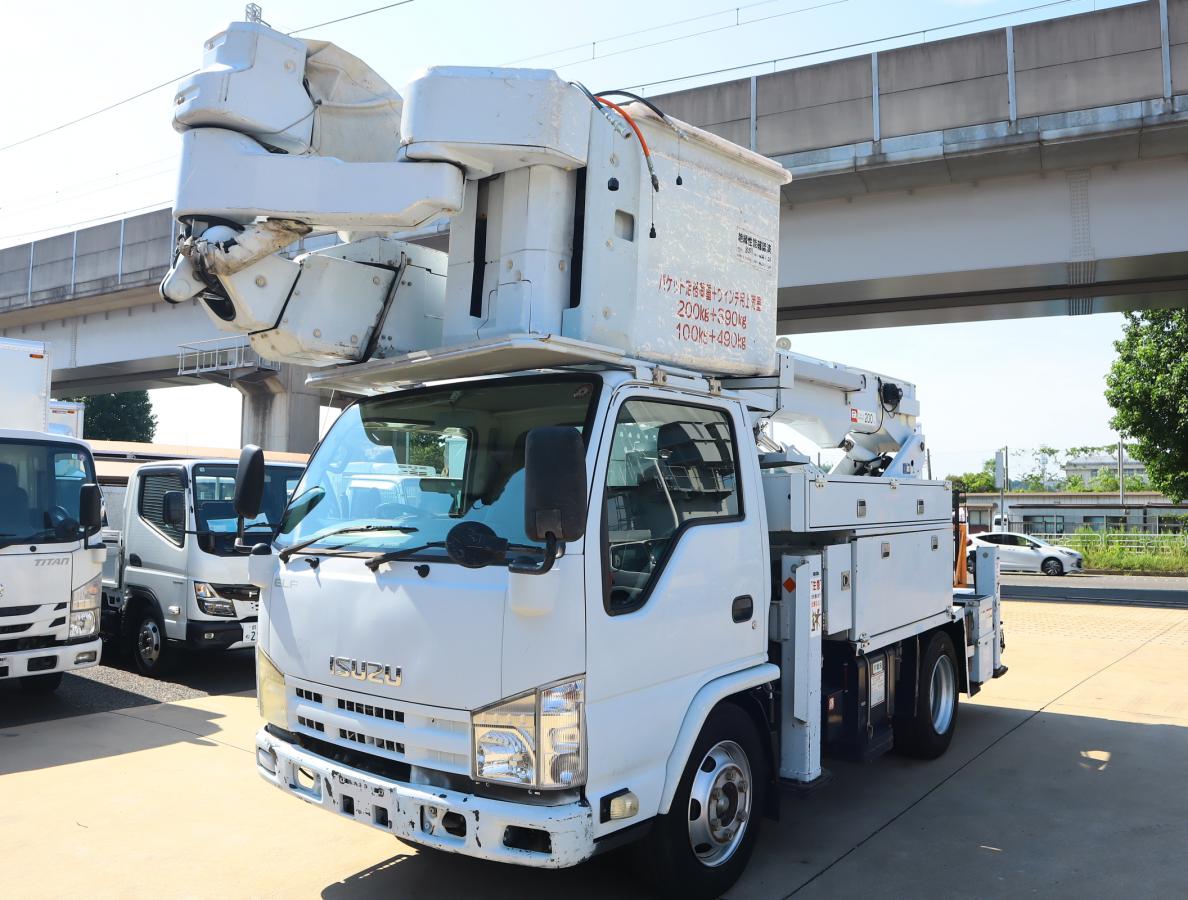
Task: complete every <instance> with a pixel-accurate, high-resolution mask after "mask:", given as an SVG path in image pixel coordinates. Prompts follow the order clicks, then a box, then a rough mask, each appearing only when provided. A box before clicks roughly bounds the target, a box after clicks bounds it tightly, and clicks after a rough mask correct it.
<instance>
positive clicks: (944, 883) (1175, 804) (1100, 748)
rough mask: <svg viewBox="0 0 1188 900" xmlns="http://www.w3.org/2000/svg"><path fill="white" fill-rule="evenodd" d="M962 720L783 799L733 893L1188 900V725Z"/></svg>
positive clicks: (422, 878) (500, 869)
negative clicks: (920, 757)
mask: <svg viewBox="0 0 1188 900" xmlns="http://www.w3.org/2000/svg"><path fill="white" fill-rule="evenodd" d="M961 718H962V722H961V728H960V729H959V731H958V736H957V738H956V739H955V741H954V743H953V746H952V747H951V748H950V751H949V753H948V754H946V755H945V756H944V757H942V758H941V759H939V760H934V761H931V762H923V761H917V760H909V759H904V758H901V757H897V756H894V755H889V756H886V757H883V758H881V759H879V760H876V761H874V762H873V763H869V764H860V763H849V762H837V761H830V762H828V763H827V766H828V767H829V768H830V770H831V771H832V772H833V775H834V778H833V781H832V783H831V784H830V785H828V786H827V787H826V788H825V789H823V790H822V791H820V792H818V793H816V794H814V795H811V796H809V797H807V798H805V797H794V796H791V795H788V796H785V797H784V798H783V800H782V803H781V817H780V820H779V821H766V822H764V825H763V835H762V836H761V839H760V842H759V845H758V847H757V848H756V851H755V855H754V857H753V858H752V859H751V862H750V865H749V867H748V869H747V872H746V874H745V875H744V876H743V879H742V880H741V881H740V882H739V883H738V885H737V886H736V887H735V888H734V889H733V890H732V891H731V892H730V894H729V895H728V896H729V897H731V898H747V900H750V898H770V900H776V898H787V897H789V896H791V895H792V894H794V893H795V894H796V895H797V896H806V897H807V896H813V897H836V896H858V895H863V894H865V893H869V891H870V889H871V888H872V887H873V886H875V884H877V885H878V892H879V893H880V894H881V895H883V896H915V897H951V896H953V895H954V893H955V892H959V891H960V890H961V889H960V887H959V886H960V885H962V884H966V885H969V884H976V885H978V887H977V889H976V891H975V893H977V894H978V895H979V896H981V897H1017V896H1019V895H1020V894H1021V893H1026V892H1028V891H1031V890H1038V891H1039V892H1040V893H1041V894H1047V895H1049V896H1050V895H1053V894H1060V895H1066V896H1093V897H1104V896H1125V895H1126V894H1127V893H1128V892H1129V890H1130V889H1131V888H1133V886H1134V885H1135V884H1138V883H1142V884H1143V885H1144V891H1143V893H1146V892H1147V890H1148V889H1149V891H1150V893H1149V895H1150V896H1164V895H1172V896H1183V895H1184V892H1185V889H1188V872H1186V871H1185V870H1184V868H1183V862H1182V860H1183V851H1184V848H1185V847H1188V771H1186V770H1185V768H1184V766H1183V765H1182V762H1183V760H1185V759H1188V728H1184V727H1181V726H1177V725H1165V724H1136V723H1131V722H1119V721H1115V720H1111V719H1106V718H1096V717H1091V716H1079V715H1067V714H1061V713H1053V712H1041V713H1038V714H1035V713H1033V712H1031V711H1029V710H1023V709H1013V708H1004V707H990V706H975V705H968V706H965V707H963V709H962V710H961ZM633 863H634V858H633V854H632V852H631V851H630V850H620V851H616V852H614V853H610V854H607V855H606V856H602V857H596V858H595V859H593V860H591V861H590V862H588V863H585V864H583V865H581V866H578V867H577V868H574V869H570V870H564V871H560V872H550V871H540V870H533V869H522V868H517V867H511V866H504V865H501V864H497V863H490V862H484V861H480V860H474V859H469V858H465V857H458V856H453V855H450V854H445V853H441V852H436V851H429V852H424V851H422V852H418V853H416V854H415V855H414V854H412V853H396V854H395V855H393V856H392V857H390V858H389V859H386V860H384V861H382V862H379V863H377V864H376V865H374V866H371V867H369V868H367V869H364V870H363V871H360V872H357V873H355V874H353V875H351V876H349V877H347V878H345V879H344V880H342V881H341V882H338V883H335V884H332V885H329V886H327V887H326V888H325V889H324V890H323V891H322V897H323V898H324V900H347V898H351V900H353V898H372V897H376V898H378V897H419V896H427V895H429V894H430V893H432V894H433V895H434V896H440V897H474V896H482V897H485V898H486V897H489V898H503V897H507V898H513V897H514V898H519V897H523V896H547V895H549V894H554V893H561V894H564V895H565V896H567V897H571V898H574V900H578V898H586V897H589V898H596V897H598V898H601V897H607V896H616V897H623V898H635V897H647V896H650V895H649V893H648V892H647V890H646V889H645V888H644V887H643V885H642V881H641V878H640V876H639V874H638V873H637V870H636V869H635V868H634V866H633ZM874 873H877V874H874ZM924 873H927V876H925V874H924ZM1140 873H1141V874H1140ZM1136 879H1138V880H1136ZM1024 885H1026V886H1027V887H1026V888H1025V887H1024Z"/></svg>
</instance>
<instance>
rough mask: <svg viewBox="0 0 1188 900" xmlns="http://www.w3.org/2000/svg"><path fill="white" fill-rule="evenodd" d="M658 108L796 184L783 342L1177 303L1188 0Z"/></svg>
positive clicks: (1187, 118)
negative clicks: (770, 162) (774, 167)
mask: <svg viewBox="0 0 1188 900" xmlns="http://www.w3.org/2000/svg"><path fill="white" fill-rule="evenodd" d="M653 99H654V100H655V102H657V104H658V105H659V106H660V107H661V108H662V109H663V110H664V111H665V112H667V113H669V114H671V115H674V116H677V117H678V118H682V119H685V120H686V121H689V122H690V123H692V124H695V125H700V126H701V127H703V128H707V129H709V130H711V131H713V132H715V133H717V134H720V135H722V136H724V137H727V138H729V139H731V140H733V141H736V142H738V143H741V144H743V145H745V146H750V147H751V148H752V149H754V150H757V151H758V152H760V153H763V154H765V155H767V156H770V157H772V158H774V159H777V160H779V161H780V162H782V163H783V164H784V165H785V166H786V167H787V168H788V169H789V170H790V171H791V172H792V174H793V181H792V183H791V184H790V185H788V187H787V188H785V200H786V206H785V208H784V211H783V215H782V219H781V229H780V293H779V304H780V319H781V323H782V328H783V330H786V331H789V332H803V331H824V330H840V329H851V328H870V327H879V326H889V325H905V324H924V323H933V322H954V321H970V320H976V319H985V318H1014V317H1023V316H1053V315H1064V314H1068V315H1082V314H1086V313H1093V312H1107V311H1117V310H1125V309H1133V308H1138V307H1151V306H1172V305H1174V306H1179V305H1184V304H1185V302H1186V301H1188V293H1186V290H1188V228H1186V227H1185V226H1186V225H1188V203H1186V201H1188V165H1186V164H1185V154H1188V0H1148V2H1143V3H1136V4H1132V5H1128V6H1122V7H1117V8H1114V9H1109V10H1103V11H1100V12H1093V13H1087V14H1084V15H1078V16H1069V17H1066V18H1060V19H1051V20H1047V21H1043V22H1037V23H1034V24H1028V25H1019V26H1014V27H1007V28H1000V29H996V30H993V31H985V32H980V33H977V34H972V35H968V36H963V37H957V38H952V39H949V40H943V41H935V42H929V43H924V44H918V45H914V46H909V47H903V48H900V49H895V50H887V51H882V52H876V53H870V54H865V55H863V56H856V57H852V58H848V59H842V60H838V61H835V62H829V63H825V64H822V65H816V66H808V67H804V68H798V69H791V70H788V71H783V72H776V73H773V74H769V75H761V76H757V77H751V78H745V79H740V80H736V81H730V82H726V83H723V84H716V85H712V86H709V87H700V88H695V89H693V90H688V91H683V92H680V93H675V94H668V95H663V96H660V97H655V98H653Z"/></svg>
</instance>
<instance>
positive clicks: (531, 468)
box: [510, 426, 586, 575]
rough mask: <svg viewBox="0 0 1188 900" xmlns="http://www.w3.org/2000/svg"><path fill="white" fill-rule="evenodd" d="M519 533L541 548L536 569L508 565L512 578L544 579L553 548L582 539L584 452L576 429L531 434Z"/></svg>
mask: <svg viewBox="0 0 1188 900" xmlns="http://www.w3.org/2000/svg"><path fill="white" fill-rule="evenodd" d="M524 532H525V533H526V534H527V535H528V537H529V538H531V539H532V540H534V541H544V542H545V551H544V552H545V557H544V562H543V563H542V564H541V565H540V566H539V567H533V566H531V565H527V564H525V563H523V562H521V561H518V560H517V561H516V562H513V563H512V565H511V567H510V568H511V570H512V571H514V572H521V573H525V574H528V573H531V574H540V575H543V574H544V573H545V572H547V571H549V569H551V568H552V567H553V562H554V561H555V560H556V558H557V546H558V544H559V543H560V542H562V541H576V540H578V539H579V538H580V537H581V536H582V535H583V534H585V533H586V447H585V445H584V444H583V443H582V436H581V433H580V432H579V431H578V430H577V429H576V428H569V427H557V426H547V427H542V428H533V429H532V430H531V431H530V432H528V438H527V440H526V442H525V444H524Z"/></svg>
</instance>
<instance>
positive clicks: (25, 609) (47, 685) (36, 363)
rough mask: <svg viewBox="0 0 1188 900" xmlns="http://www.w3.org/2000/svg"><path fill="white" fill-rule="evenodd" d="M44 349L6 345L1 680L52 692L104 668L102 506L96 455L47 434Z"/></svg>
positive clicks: (1, 397) (0, 401) (0, 371)
mask: <svg viewBox="0 0 1188 900" xmlns="http://www.w3.org/2000/svg"><path fill="white" fill-rule="evenodd" d="M49 392H50V359H49V352H48V350H47V348H46V347H45V345H43V344H41V343H39V342H35V341H18V340H14V339H11V338H0V415H2V416H3V422H4V427H3V428H0V679H3V678H19V679H20V680H21V685H22V686H23V687H25V688H28V689H31V690H50V691H52V690H54V689H56V688H57V687H58V685H59V684H60V683H61V681H62V673H63V672H68V671H71V670H73V669H80V668H84V667H86V666H93V665H95V664H96V663H97V662H98V661H99V652H100V647H101V644H100V641H99V594H100V584H99V582H100V568H101V566H102V564H103V557H104V554H105V550H104V549H103V545H102V543H101V542H100V541H99V538H98V531H99V524H100V516H101V508H102V500H101V497H100V493H99V487H98V485H96V483H95V464H94V461H93V460H92V458H91V451H90V448H89V447H88V446H87V444H86V443H85V442H83V441H81V440H78V439H75V438H72V437H66V436H62V435H56V434H48V433H47V430H48V424H49V423H48V419H47V417H48V410H49V404H50V398H49Z"/></svg>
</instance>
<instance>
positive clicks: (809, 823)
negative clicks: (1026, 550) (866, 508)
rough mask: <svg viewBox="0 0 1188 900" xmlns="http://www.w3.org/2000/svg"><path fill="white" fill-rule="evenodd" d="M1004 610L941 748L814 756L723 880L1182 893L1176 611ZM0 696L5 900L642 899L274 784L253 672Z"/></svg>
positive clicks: (612, 872) (617, 876) (753, 888)
mask: <svg viewBox="0 0 1188 900" xmlns="http://www.w3.org/2000/svg"><path fill="white" fill-rule="evenodd" d="M1004 619H1005V626H1006V629H1007V630H1006V635H1007V651H1006V656H1005V661H1006V662H1007V664H1008V665H1009V666H1010V667H1011V670H1010V672H1009V674H1008V675H1007V676H1006V677H1005V678H1002V679H999V680H998V681H995V682H993V683H992V684H991V685H990V686H989V687H988V688H987V689H985V690H984V691H982V692H981V694H979V696H978V697H976V698H974V700H972V701H970V702H968V703H963V705H962V708H961V713H960V717H959V724H958V733H957V736H956V738H955V740H954V743H953V746H952V748H951V749H950V752H949V753H948V754H947V755H946V756H945V757H944V758H942V759H940V760H937V761H935V762H931V763H921V762H915V761H909V760H904V759H900V758H897V757H884V758H883V759H881V760H878V761H876V762H874V763H872V764H870V765H865V766H863V765H857V764H848V763H831V764H829V765H830V768H832V769H833V771H834V774H835V778H834V780H833V783H832V784H831V785H830V786H829V787H828V788H826V789H825V790H823V791H822V792H820V793H818V794H816V795H814V796H811V797H808V798H792V797H786V798H785V799H784V802H783V809H782V818H781V821H779V822H766V823H765V824H764V829H765V830H764V834H763V836H762V838H761V841H760V845H759V847H758V849H757V852H756V854H755V857H754V858H753V860H752V862H751V866H750V869H749V870H748V872H747V874H746V876H745V877H744V879H743V880H742V881H741V882H740V883H739V885H738V886H737V887H736V888H735V889H734V890H733V891H732V892H731V894H730V897H732V898H752V897H755V898H764V900H766V898H772V900H775V898H786V897H789V896H792V895H794V894H795V895H797V896H801V895H803V896H806V897H810V896H811V897H817V896H820V897H833V896H841V895H848V896H855V895H860V894H861V895H866V894H867V893H870V892H877V893H878V894H879V895H880V896H891V897H894V896H906V895H911V896H916V897H948V896H952V895H954V894H957V893H961V894H967V895H974V896H978V897H1008V896H1010V897H1016V896H1018V895H1020V894H1023V893H1038V894H1040V895H1044V896H1073V895H1076V896H1079V897H1116V896H1120V895H1124V894H1129V895H1137V896H1148V895H1149V896H1156V895H1160V896H1162V895H1173V896H1175V895H1184V894H1185V893H1188V866H1186V865H1185V863H1184V857H1183V853H1184V849H1185V848H1186V847H1188V767H1185V765H1184V760H1185V759H1188V691H1186V690H1185V688H1184V685H1185V683H1186V682H1188V612H1186V611H1182V610H1172V609H1149V608H1133V607H1107V606H1087V605H1064V604H1054V603H1043V604H1032V603H1007V604H1005V606H1004ZM2 699H3V698H0V701H2ZM4 712H5V709H4V706H3V704H2V702H0V847H4V848H5V852H4V859H5V862H6V865H5V875H4V879H3V884H4V894H5V896H7V897H14V898H25V897H60V896H64V895H86V896H89V897H121V898H123V897H132V898H136V897H146V898H148V897H154V898H156V897H208V896H212V895H218V896H220V897H223V898H239V897H281V896H283V897H309V896H321V897H323V898H359V897H381V896H382V897H396V898H402V897H420V896H428V895H430V894H432V895H433V896H436V897H443V898H448V897H476V896H481V897H508V898H511V897H515V898H517V900H521V898H523V897H524V896H525V895H527V896H543V895H544V894H545V893H546V892H549V893H559V894H563V895H565V896H566V897H572V898H585V897H591V898H593V897H605V896H608V895H611V894H614V895H616V896H619V897H625V898H631V897H638V896H643V895H642V894H641V893H640V892H639V889H638V879H637V878H636V876H635V875H634V874H633V871H632V870H631V869H630V868H629V867H628V866H627V865H626V863H627V861H628V860H627V857H626V855H625V854H622V853H619V854H610V855H608V856H606V857H601V858H599V859H596V860H594V861H593V862H591V863H589V864H587V865H585V866H581V867H579V868H577V869H574V870H569V871H564V872H537V871H532V870H525V869H516V868H511V867H505V866H498V865H495V864H491V863H483V862H477V861H474V860H469V859H463V858H458V857H454V856H446V855H443V854H439V853H417V852H416V851H415V850H414V849H412V848H408V847H405V846H404V845H402V844H400V843H398V842H396V841H394V840H393V839H391V838H388V837H385V836H383V835H381V834H379V833H376V832H372V831H371V830H369V829H366V828H362V827H360V826H358V825H355V824H353V823H350V822H347V821H344V820H340V819H337V818H334V817H332V816H329V815H326V814H325V813H323V812H321V811H320V810H316V809H314V808H312V807H309V806H306V805H305V804H302V803H300V802H297V801H294V800H292V799H291V798H289V797H285V796H283V795H282V794H280V792H278V791H276V790H275V789H272V788H270V787H268V786H267V785H265V784H264V783H263V782H262V781H260V780H259V779H258V778H257V777H256V775H255V770H254V762H253V757H252V746H253V744H252V737H253V735H254V733H255V730H256V728H257V726H258V721H257V719H256V712H255V702H254V699H253V698H252V697H251V695H250V693H240V694H232V695H223V696H202V697H194V698H190V699H186V700H182V701H178V702H172V703H164V704H150V705H141V706H129V707H128V708H125V709H121V710H112V711H107V712H99V713H95V714H89V715H76V716H73V717H69V718H61V719H57V720H51V721H44V722H39V723H31V724H9V723H7V722H5V717H4ZM14 861H15V862H16V864H15V865H14V864H13V863H14Z"/></svg>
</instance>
